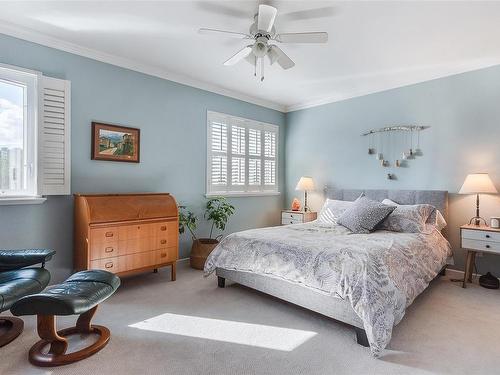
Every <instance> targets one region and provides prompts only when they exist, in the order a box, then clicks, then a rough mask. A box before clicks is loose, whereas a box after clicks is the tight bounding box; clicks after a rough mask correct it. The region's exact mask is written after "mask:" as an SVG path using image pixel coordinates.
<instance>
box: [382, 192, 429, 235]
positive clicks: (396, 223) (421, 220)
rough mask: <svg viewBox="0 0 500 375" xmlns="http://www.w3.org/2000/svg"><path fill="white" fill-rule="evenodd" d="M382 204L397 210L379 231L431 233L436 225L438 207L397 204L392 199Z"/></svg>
mask: <svg viewBox="0 0 500 375" xmlns="http://www.w3.org/2000/svg"><path fill="white" fill-rule="evenodd" d="M382 203H384V204H387V205H389V206H394V207H396V209H395V210H394V212H393V213H391V214H390V215H389V216H388V217H387V218H386V219H385V220H384V221H383V222H382V223H381V224H380V226H379V228H378V229H384V230H390V231H393V232H405V233H429V232H430V231H432V229H433V227H432V226H430V223H433V224H434V225H435V223H436V211H437V210H436V207H434V206H432V205H430V204H401V205H400V204H397V203H396V202H393V201H391V200H390V199H384V200H383V201H382Z"/></svg>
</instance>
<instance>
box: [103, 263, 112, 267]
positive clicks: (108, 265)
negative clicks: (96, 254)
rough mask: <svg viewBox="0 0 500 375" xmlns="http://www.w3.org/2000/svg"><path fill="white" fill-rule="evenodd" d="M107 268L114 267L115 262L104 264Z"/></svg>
mask: <svg viewBox="0 0 500 375" xmlns="http://www.w3.org/2000/svg"><path fill="white" fill-rule="evenodd" d="M104 267H106V268H113V262H108V263H106V264H105V265H104Z"/></svg>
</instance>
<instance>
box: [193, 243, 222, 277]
mask: <svg viewBox="0 0 500 375" xmlns="http://www.w3.org/2000/svg"><path fill="white" fill-rule="evenodd" d="M218 244H219V241H217V240H213V239H211V238H199V239H197V240H194V241H193V246H192V247H191V257H190V258H189V263H190V265H191V267H192V268H195V269H197V270H202V269H203V267H204V266H205V262H206V260H207V258H208V256H209V255H210V253H211V252H212V250H213V249H215V247H216V246H217V245H218Z"/></svg>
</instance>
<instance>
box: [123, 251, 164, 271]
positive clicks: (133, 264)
mask: <svg viewBox="0 0 500 375" xmlns="http://www.w3.org/2000/svg"><path fill="white" fill-rule="evenodd" d="M122 258H124V260H125V265H126V267H127V270H133V269H137V268H144V267H149V266H153V265H155V264H156V252H155V251H146V252H143V253H137V254H130V255H124V256H123V257H122Z"/></svg>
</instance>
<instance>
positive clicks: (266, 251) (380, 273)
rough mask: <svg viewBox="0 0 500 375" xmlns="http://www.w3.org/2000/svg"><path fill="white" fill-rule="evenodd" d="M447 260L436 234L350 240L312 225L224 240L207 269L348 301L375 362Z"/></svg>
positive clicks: (341, 231) (334, 228) (339, 231)
mask: <svg viewBox="0 0 500 375" xmlns="http://www.w3.org/2000/svg"><path fill="white" fill-rule="evenodd" d="M450 255H451V250H450V245H449V243H448V241H446V239H445V238H444V237H443V236H442V235H441V233H440V232H439V231H438V230H433V231H431V232H430V234H419V233H397V232H388V231H376V232H373V233H370V234H351V232H350V231H348V230H347V229H346V228H344V227H342V226H340V225H330V224H329V225H324V224H319V223H318V222H311V223H306V224H295V225H288V226H281V227H272V228H262V229H253V230H247V231H243V232H238V233H234V234H231V235H229V236H227V237H226V238H224V240H222V241H221V243H220V244H219V245H218V246H217V248H215V250H214V251H213V252H212V253H211V254H210V256H209V258H208V259H207V262H206V264H205V274H206V275H209V274H210V273H212V272H213V271H215V269H216V268H217V267H220V268H225V269H228V270H239V271H250V272H254V273H258V274H261V275H271V276H274V277H279V278H282V279H285V280H287V281H290V282H294V283H300V284H302V285H304V286H307V287H309V288H314V289H319V290H321V291H323V292H326V293H328V294H330V295H331V296H332V297H340V298H343V299H347V300H348V301H349V302H350V303H351V306H352V308H353V309H354V311H355V312H356V314H357V315H358V316H359V317H360V319H361V320H362V321H363V324H364V328H365V331H366V335H367V337H368V341H369V343H370V349H371V352H372V354H373V355H374V356H379V355H380V354H381V351H382V350H383V349H384V348H385V347H386V346H387V344H388V343H389V341H390V339H391V334H392V328H393V326H394V325H396V324H398V323H399V322H400V321H401V319H402V318H403V316H404V314H405V309H406V308H407V307H408V306H409V305H410V304H411V303H412V302H413V300H414V299H415V298H416V297H417V296H418V295H419V294H420V293H421V292H422V291H423V290H424V289H425V288H426V287H427V285H428V284H429V282H430V281H431V280H432V279H433V278H434V277H435V276H436V275H437V274H438V272H439V271H440V270H441V268H442V267H443V266H444V265H445V264H446V259H447V258H448V257H449V256H450Z"/></svg>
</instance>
